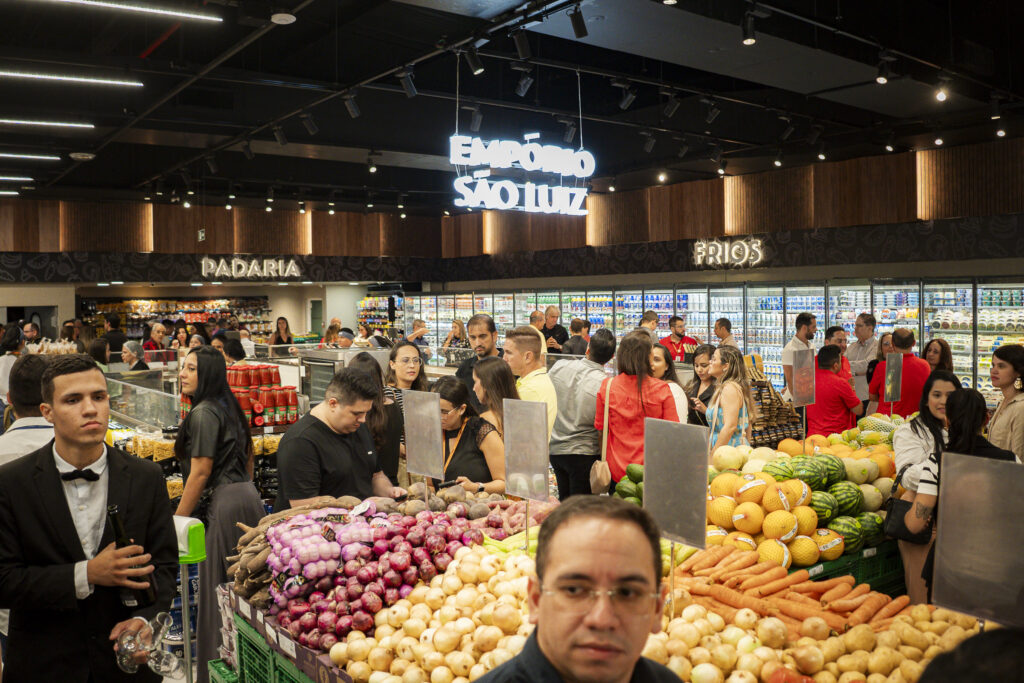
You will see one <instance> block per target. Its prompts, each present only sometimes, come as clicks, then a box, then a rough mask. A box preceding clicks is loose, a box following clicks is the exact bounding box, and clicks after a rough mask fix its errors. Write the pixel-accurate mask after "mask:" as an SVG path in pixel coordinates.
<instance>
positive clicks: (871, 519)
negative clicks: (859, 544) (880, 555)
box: [857, 512, 885, 548]
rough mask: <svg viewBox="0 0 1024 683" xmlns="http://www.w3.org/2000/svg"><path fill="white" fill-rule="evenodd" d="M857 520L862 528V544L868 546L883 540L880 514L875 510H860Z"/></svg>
mask: <svg viewBox="0 0 1024 683" xmlns="http://www.w3.org/2000/svg"><path fill="white" fill-rule="evenodd" d="M857 521H858V522H860V526H861V528H862V529H863V530H864V545H866V546H868V547H869V548H870V547H874V546H876V545H878V544H880V543H881V542H882V541H884V540H885V531H884V530H883V529H882V516H881V515H879V514H878V513H876V512H862V513H860V514H859V515H857Z"/></svg>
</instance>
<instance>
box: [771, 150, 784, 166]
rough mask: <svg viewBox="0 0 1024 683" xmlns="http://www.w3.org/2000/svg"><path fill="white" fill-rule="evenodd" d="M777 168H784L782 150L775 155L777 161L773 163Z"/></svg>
mask: <svg viewBox="0 0 1024 683" xmlns="http://www.w3.org/2000/svg"><path fill="white" fill-rule="evenodd" d="M772 163H773V164H774V165H775V168H778V167H780V166H782V150H781V149H780V150H779V151H777V152H776V153H775V161H773V162H772Z"/></svg>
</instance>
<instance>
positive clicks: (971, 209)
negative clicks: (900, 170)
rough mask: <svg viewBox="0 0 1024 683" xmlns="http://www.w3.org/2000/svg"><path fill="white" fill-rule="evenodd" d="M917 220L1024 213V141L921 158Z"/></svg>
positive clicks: (926, 153)
mask: <svg viewBox="0 0 1024 683" xmlns="http://www.w3.org/2000/svg"><path fill="white" fill-rule="evenodd" d="M917 182H918V193H917V217H918V218H919V219H921V220H931V219H933V218H958V217H961V216H991V215H998V214H1004V213H1017V212H1020V211H1024V140H1021V139H1019V138H1018V139H1015V140H1005V141H999V142H992V143H987V144H983V145H970V146H966V147H951V148H949V149H934V150H923V151H920V152H918V153H917Z"/></svg>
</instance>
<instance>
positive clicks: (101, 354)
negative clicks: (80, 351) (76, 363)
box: [89, 337, 110, 372]
mask: <svg viewBox="0 0 1024 683" xmlns="http://www.w3.org/2000/svg"><path fill="white" fill-rule="evenodd" d="M89 355H90V356H91V357H92V359H93V360H94V361H96V363H98V364H99V366H100V370H102V371H103V372H110V342H108V341H107V340H106V339H105V338H103V337H100V338H99V339H93V340H92V341H91V342H89Z"/></svg>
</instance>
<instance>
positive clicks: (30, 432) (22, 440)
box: [0, 417, 53, 465]
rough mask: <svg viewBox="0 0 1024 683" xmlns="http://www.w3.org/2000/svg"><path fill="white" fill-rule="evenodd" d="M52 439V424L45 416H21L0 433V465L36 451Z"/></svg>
mask: <svg viewBox="0 0 1024 683" xmlns="http://www.w3.org/2000/svg"><path fill="white" fill-rule="evenodd" d="M52 439H53V425H52V424H50V423H49V422H47V421H46V418H45V417H23V418H20V419H17V420H15V421H14V423H13V424H12V425H11V426H10V427H9V428H8V429H7V431H6V432H4V433H3V435H0V465H6V464H7V463H9V462H11V461H13V460H17V459H18V458H20V457H21V456H23V455H28V454H29V453H31V452H32V451H37V450H39V449H40V448H42V447H43V446H45V445H46V444H48V443H50V441H51V440H52Z"/></svg>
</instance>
